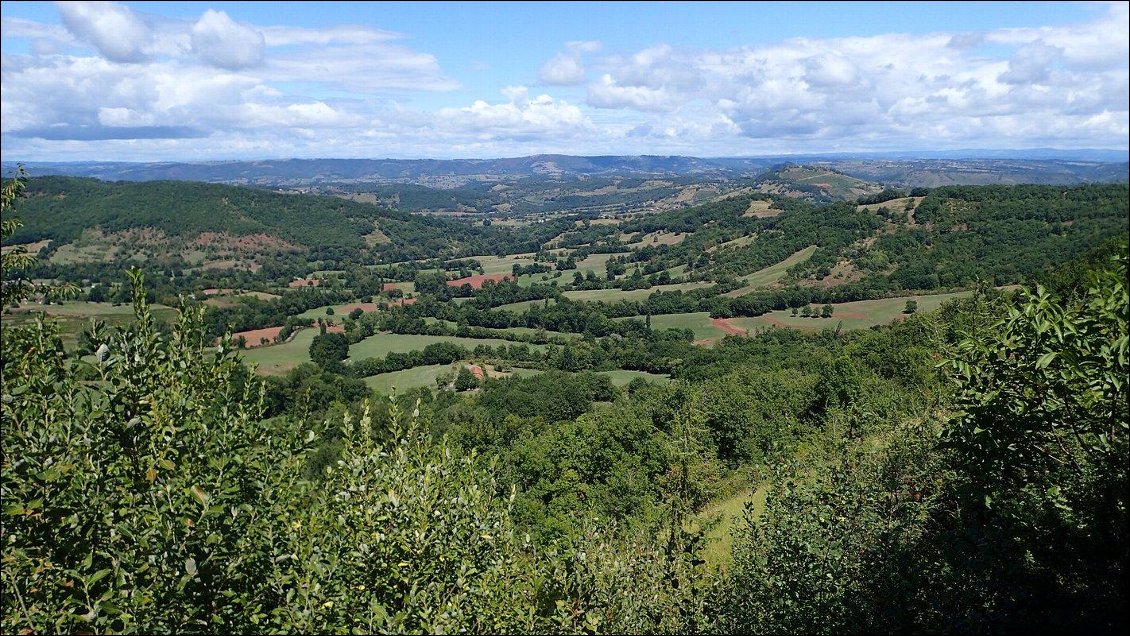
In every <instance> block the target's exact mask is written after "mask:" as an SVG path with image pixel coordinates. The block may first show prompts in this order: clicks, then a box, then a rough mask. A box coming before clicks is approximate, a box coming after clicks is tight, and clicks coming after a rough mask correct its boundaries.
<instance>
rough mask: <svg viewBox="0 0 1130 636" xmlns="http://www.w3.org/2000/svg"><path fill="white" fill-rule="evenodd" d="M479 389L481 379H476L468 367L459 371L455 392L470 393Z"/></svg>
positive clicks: (456, 377)
mask: <svg viewBox="0 0 1130 636" xmlns="http://www.w3.org/2000/svg"><path fill="white" fill-rule="evenodd" d="M478 387H479V379H478V378H477V377H475V374H474V373H471V370H470V369H468V368H467V367H462V368H460V369H459V373H458V374H456V376H455V390H456V391H470V390H471V389H477V388H478Z"/></svg>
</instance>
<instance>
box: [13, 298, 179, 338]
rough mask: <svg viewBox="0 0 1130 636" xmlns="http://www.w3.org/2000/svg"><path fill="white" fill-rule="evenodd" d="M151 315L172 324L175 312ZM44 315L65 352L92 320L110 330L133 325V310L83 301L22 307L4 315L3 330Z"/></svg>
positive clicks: (161, 309)
mask: <svg viewBox="0 0 1130 636" xmlns="http://www.w3.org/2000/svg"><path fill="white" fill-rule="evenodd" d="M149 309H150V311H152V312H153V317H154V318H155V319H156V320H157V321H158V322H172V321H173V320H175V319H176V317H177V313H178V312H177V310H176V309H173V308H172V307H166V306H165V305H150V306H149ZM39 313H43V314H45V316H46V318H47V319H48V320H49V321H55V322H56V323H57V324H58V325H59V337H60V338H61V339H62V340H63V345H64V346H65V347H67V348H68V349H71V348H74V347H75V345H76V344H77V343H78V335H79V334H80V333H81V332H82V330H83V329H85V328H86V327H87V326H88V325H90V320H91V319H92V318H95V319H98V320H101V321H104V322H105V323H106V324H107V325H109V326H121V325H125V324H128V323H131V322H133V306H132V305H129V304H124V305H118V306H114V305H113V304H111V303H91V302H86V301H83V300H73V301H67V302H66V303H65V304H62V305H44V304H42V303H23V304H21V305H20V307H19V308H18V309H15V310H12V312H11V313H5V314H4V318H3V321H2V322H3V325H4V327H9V326H18V325H22V324H28V323H31V322H34V321H35V317H36V315H38V314H39Z"/></svg>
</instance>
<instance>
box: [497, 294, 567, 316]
mask: <svg viewBox="0 0 1130 636" xmlns="http://www.w3.org/2000/svg"><path fill="white" fill-rule="evenodd" d="M556 302H557V301H556V300H554V299H552V298H550V299H549V304H550V305H552V304H554V303H556ZM543 305H545V300H523V301H521V302H516V303H510V304H508V305H499V306H498V307H495V309H500V310H502V311H512V312H514V313H516V314H521V313H525V312H526V310H527V309H529V308H530V307H534V306H537V307H541V306H543Z"/></svg>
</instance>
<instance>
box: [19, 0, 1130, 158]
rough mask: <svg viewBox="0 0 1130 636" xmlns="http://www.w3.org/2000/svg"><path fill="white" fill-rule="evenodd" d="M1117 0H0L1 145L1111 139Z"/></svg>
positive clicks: (743, 150)
mask: <svg viewBox="0 0 1130 636" xmlns="http://www.w3.org/2000/svg"><path fill="white" fill-rule="evenodd" d="M1128 6H1130V5H1128V3H1126V2H1116V3H1107V2H1054V3H1040V2H1024V3H1015V2H1008V3H994V2H985V3H966V2H940V3H930V2H888V3H883V2H862V3H854V2H834V3H819V2H800V3H787V2H766V3H761V2H719V3H709V2H694V3H683V2H626V3H618V2H595V3H587V2H564V3H551V2H545V3H543V2H524V3H523V2H503V3H491V2H458V3H444V2H422V3H413V2H375V3H370V2H346V3H335V2H317V3H302V2H56V3H50V2H3V3H2V4H0V17H2V32H0V48H2V50H0V77H2V81H0V155H2V158H3V160H5V161H204V160H230V159H278V158H290V157H307V158H310V157H322V158H329V157H334V158H437V159H447V158H495V157H515V156H525V155H533V154H543V153H563V154H573V155H642V154H648V155H689V156H699V157H723V156H729V157H741V156H767V155H788V154H813V153H834V152H885V151H934V150H957V149H987V150H1000V149H1026V148H1059V149H1082V148H1088V149H1110V150H1126V149H1127V147H1128V144H1130V142H1128V136H1130V114H1128V113H1130V97H1128V96H1130V27H1128V24H1130V10H1128Z"/></svg>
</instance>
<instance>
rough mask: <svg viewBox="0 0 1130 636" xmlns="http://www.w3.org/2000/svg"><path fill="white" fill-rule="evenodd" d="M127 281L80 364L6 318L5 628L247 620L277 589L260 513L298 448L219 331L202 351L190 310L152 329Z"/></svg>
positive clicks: (240, 627)
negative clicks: (96, 355) (129, 317)
mask: <svg viewBox="0 0 1130 636" xmlns="http://www.w3.org/2000/svg"><path fill="white" fill-rule="evenodd" d="M131 277H132V279H133V283H134V289H135V297H136V300H135V302H134V310H135V318H136V322H135V323H134V324H132V325H129V326H127V327H124V328H122V329H120V330H119V331H118V332H117V333H116V334H114V335H113V336H111V337H110V338H109V340H108V341H107V342H106V343H104V344H106V352H105V353H104V354H103V355H102V356H100V361H99V362H96V363H95V364H94V365H93V366H92V365H91V364H90V363H87V362H84V361H82V360H81V359H78V358H71V357H65V356H64V355H62V345H61V343H60V341H59V339H58V337H57V336H56V334H55V333H54V329H53V328H52V327H51V326H50V325H45V324H43V323H38V324H36V325H34V326H32V327H28V328H15V329H11V330H5V334H4V338H3V350H2V358H0V359H2V361H3V375H4V389H3V390H4V400H3V403H2V404H3V406H2V408H3V422H4V424H3V441H4V443H3V462H2V470H3V475H2V483H3V492H4V508H3V528H4V534H3V546H4V547H3V550H4V561H3V576H4V589H5V593H4V594H3V624H4V630H5V631H9V630H10V631H13V632H16V631H21V630H28V631H34V632H60V631H65V632H75V631H93V632H103V631H116V632H122V631H141V632H149V631H158V632H161V631H166V632H173V631H185V630H190V631H191V630H205V631H208V630H211V629H220V628H221V626H223V629H230V630H233V631H245V630H248V631H256V627H255V623H256V621H261V620H265V619H266V618H267V616H266V614H265V612H269V611H270V609H269V608H270V607H272V606H274V605H277V604H278V603H280V602H281V601H282V598H281V596H279V593H278V590H277V589H272V588H271V587H270V586H269V585H268V581H267V577H268V575H269V573H270V572H271V571H272V570H273V568H274V567H275V565H274V563H275V561H274V559H275V558H277V557H280V556H282V553H281V552H280V551H278V550H277V549H276V548H275V547H273V544H274V542H275V540H276V539H277V538H278V536H279V535H278V530H279V528H278V524H277V521H276V520H275V518H274V515H273V514H271V513H269V512H268V511H270V510H271V506H272V505H273V502H276V501H277V500H278V498H279V497H280V496H283V494H284V493H287V492H293V489H294V483H293V476H292V475H290V474H288V473H289V471H291V470H293V469H294V468H295V465H294V462H293V461H292V457H293V455H292V453H293V451H294V450H296V449H297V448H299V447H300V444H299V442H298V440H296V439H295V438H294V437H293V436H292V435H290V434H288V433H285V432H282V431H278V430H275V429H274V428H273V425H272V423H270V422H264V421H262V420H261V419H260V417H259V415H260V412H261V403H260V401H259V400H260V396H261V395H262V394H261V389H260V385H259V383H258V382H257V381H256V380H253V379H251V378H249V377H248V375H247V372H246V370H245V368H244V367H243V366H242V365H241V364H240V363H239V361H238V359H237V358H236V357H235V354H234V347H233V346H232V343H231V341H230V339H229V340H226V341H225V342H223V343H221V345H220V347H219V348H218V349H217V350H215V351H208V350H206V349H205V348H204V346H205V344H206V343H208V342H209V341H210V339H209V338H206V337H205V335H204V333H203V330H202V328H201V325H202V321H201V320H200V312H199V310H194V311H187V312H186V313H184V314H182V316H181V318H180V319H179V320H178V321H177V323H176V326H175V327H174V328H173V330H172V332H171V333H170V334H168V335H163V334H161V333H160V332H159V331H158V330H157V329H156V327H155V323H154V320H153V318H152V315H151V314H150V312H149V308H148V305H147V304H146V303H145V299H144V294H143V293H140V288H141V276H140V274H137V273H133V274H131ZM84 377H92V378H94V379H96V380H97V382H95V383H89V382H85V381H83V380H82V378H84Z"/></svg>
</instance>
